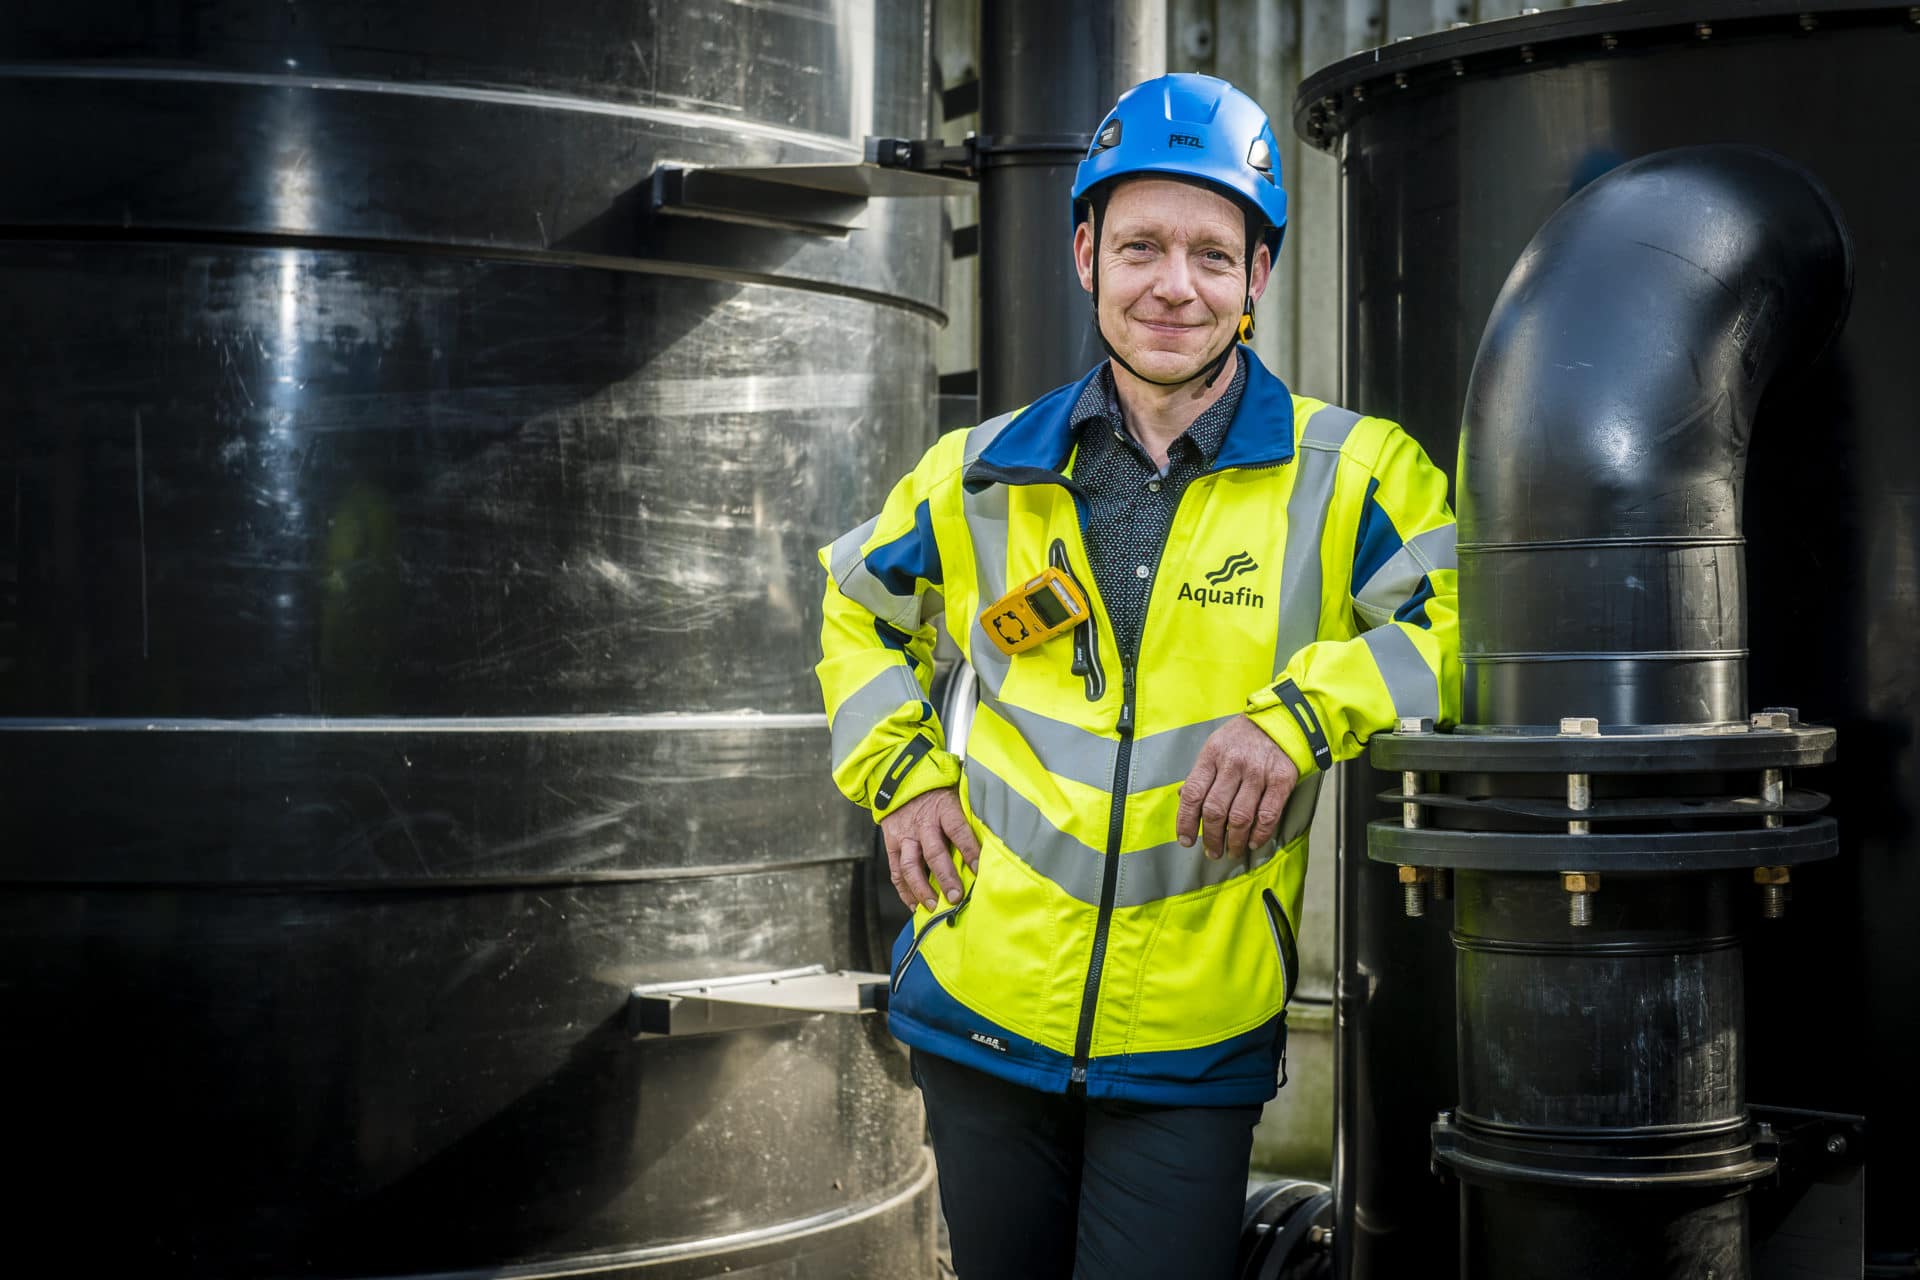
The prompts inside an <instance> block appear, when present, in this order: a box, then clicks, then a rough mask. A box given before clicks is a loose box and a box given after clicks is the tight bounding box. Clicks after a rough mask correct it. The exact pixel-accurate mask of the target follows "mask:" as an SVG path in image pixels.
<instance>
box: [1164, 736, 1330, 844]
mask: <svg viewBox="0 0 1920 1280" xmlns="http://www.w3.org/2000/svg"><path fill="white" fill-rule="evenodd" d="M1299 781H1300V770H1299V769H1298V768H1297V767H1295V765H1294V763H1293V761H1292V760H1291V759H1289V758H1288V756H1287V753H1286V752H1284V751H1282V750H1281V749H1280V747H1279V745H1278V744H1276V743H1275V742H1274V740H1273V739H1272V738H1269V737H1268V736H1267V735H1266V733H1265V732H1264V731H1263V730H1262V729H1261V728H1260V726H1259V725H1257V724H1255V723H1254V722H1253V721H1251V720H1249V719H1247V718H1246V717H1245V716H1235V717H1234V718H1233V719H1232V720H1230V721H1228V722H1227V723H1226V724H1224V725H1222V726H1220V728H1218V729H1216V730H1215V731H1214V733H1213V736H1212V737H1210V738H1208V739H1207V744H1206V745H1205V746H1204V747H1201V748H1200V758H1199V759H1198V760H1196V761H1195V762H1194V765H1193V772H1192V773H1189V774H1188V775H1187V782H1186V785H1185V786H1183V787H1181V788H1180V817H1179V821H1178V824H1177V825H1176V827H1175V830H1176V831H1177V832H1178V834H1179V836H1180V843H1181V844H1183V845H1186V846H1188V847H1192V845H1193V839H1194V836H1195V835H1198V836H1200V837H1201V843H1202V844H1203V845H1204V846H1205V847H1206V851H1207V856H1208V857H1209V858H1218V857H1219V856H1221V854H1222V853H1231V854H1232V855H1233V856H1234V857H1236V858H1238V857H1244V856H1245V855H1246V852H1247V850H1248V849H1255V848H1258V847H1260V846H1261V845H1263V844H1265V843H1266V842H1267V841H1269V840H1271V839H1273V833H1274V832H1275V831H1278V830H1279V829H1280V813H1281V811H1282V810H1283V809H1285V808H1286V807H1287V797H1288V796H1290V795H1292V794H1293V788H1294V785H1295V784H1296V783H1298V782H1299Z"/></svg>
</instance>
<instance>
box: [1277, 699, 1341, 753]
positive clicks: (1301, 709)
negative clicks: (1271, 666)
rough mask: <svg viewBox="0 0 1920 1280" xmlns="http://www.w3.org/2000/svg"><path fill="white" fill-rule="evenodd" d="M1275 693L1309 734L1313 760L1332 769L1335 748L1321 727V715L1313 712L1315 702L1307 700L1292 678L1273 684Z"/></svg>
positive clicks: (1302, 730)
mask: <svg viewBox="0 0 1920 1280" xmlns="http://www.w3.org/2000/svg"><path fill="white" fill-rule="evenodd" d="M1273 694H1274V696H1275V697H1276V698H1278V699H1280V705H1281V706H1283V707H1285V708H1286V709H1287V710H1289V711H1291V712H1293V718H1294V719H1295V720H1297V721H1299V723H1300V730H1301V732H1303V733H1305V734H1306V735H1307V746H1308V747H1309V748H1311V749H1312V751H1313V762H1314V763H1315V764H1317V765H1319V766H1320V767H1321V768H1322V769H1331V768H1332V767H1333V750H1332V748H1330V747H1328V746H1327V735H1326V731H1325V730H1323V729H1321V727H1320V717H1319V716H1316V715H1315V714H1314V713H1313V704H1312V703H1310V702H1308V701H1307V695H1306V694H1304V693H1302V692H1300V686H1299V685H1297V684H1295V683H1294V682H1293V681H1292V680H1291V679H1287V680H1282V681H1281V682H1280V683H1279V684H1276V685H1275V686H1273Z"/></svg>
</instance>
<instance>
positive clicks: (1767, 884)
mask: <svg viewBox="0 0 1920 1280" xmlns="http://www.w3.org/2000/svg"><path fill="white" fill-rule="evenodd" d="M1792 875H1793V873H1792V872H1791V871H1790V870H1789V869H1788V868H1786V867H1755V868H1754V869H1753V882H1754V883H1755V884H1757V885H1759V886H1760V917H1761V919H1763V920H1781V919H1784V918H1785V917H1786V914H1787V885H1788V884H1789V883H1790V882H1791V880H1792Z"/></svg>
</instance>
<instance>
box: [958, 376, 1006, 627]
mask: <svg viewBox="0 0 1920 1280" xmlns="http://www.w3.org/2000/svg"><path fill="white" fill-rule="evenodd" d="M1020 413H1021V410H1019V409H1015V410H1014V411H1013V412H1012V413H1003V414H1001V415H1000V416H999V417H997V418H988V419H987V420H986V421H985V422H983V423H981V424H980V425H979V426H977V427H975V428H974V429H973V430H971V431H969V432H967V447H966V449H965V451H964V453H963V455H962V457H961V462H960V465H961V467H962V469H964V468H966V467H970V466H972V465H973V464H974V463H975V462H978V461H979V460H980V455H981V454H983V453H985V452H986V451H987V446H988V445H990V444H992V443H993V442H994V440H995V439H997V438H998V437H999V435H1000V433H1001V432H1002V431H1005V430H1006V429H1007V424H1008V423H1009V422H1012V421H1013V420H1014V419H1015V418H1016V417H1018V416H1019V415H1020ZM996 598H997V597H996Z"/></svg>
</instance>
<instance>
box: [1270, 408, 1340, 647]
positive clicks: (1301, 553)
mask: <svg viewBox="0 0 1920 1280" xmlns="http://www.w3.org/2000/svg"><path fill="white" fill-rule="evenodd" d="M1358 421H1360V415H1359V414H1357V413H1354V412H1352V411H1351V410H1347V409H1338V408H1335V407H1334V406H1333V405H1326V406H1324V407H1322V408H1320V409H1318V410H1315V412H1314V415H1313V416H1312V417H1311V418H1308V419H1307V429H1306V430H1305V431H1303V432H1302V433H1301V435H1300V447H1299V451H1298V453H1297V454H1296V458H1297V461H1296V463H1295V473H1294V477H1293V495H1292V496H1291V497H1289V498H1288V499H1287V555H1286V560H1285V562H1284V563H1283V565H1282V567H1281V571H1280V626H1279V638H1278V642H1277V643H1276V644H1275V645H1274V651H1273V669H1274V671H1275V672H1280V671H1284V670H1286V666H1287V663H1289V662H1291V661H1292V660H1293V655H1294V654H1296V653H1298V652H1300V650H1302V649H1304V648H1306V647H1307V646H1308V645H1310V644H1312V643H1313V642H1314V641H1315V640H1317V639H1319V638H1320V584H1321V578H1320V540H1321V537H1322V535H1323V534H1324V532H1325V530H1326V523H1327V508H1328V507H1329V506H1330V505H1332V502H1333V482H1334V479H1335V477H1336V476H1337V475H1338V474H1339V471H1340V447H1341V446H1342V445H1344V444H1346V442H1347V436H1348V435H1350V434H1351V433H1352V431H1353V425H1354V423H1356V422H1358Z"/></svg>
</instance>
